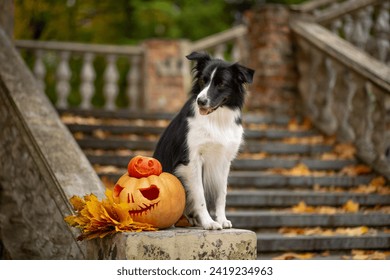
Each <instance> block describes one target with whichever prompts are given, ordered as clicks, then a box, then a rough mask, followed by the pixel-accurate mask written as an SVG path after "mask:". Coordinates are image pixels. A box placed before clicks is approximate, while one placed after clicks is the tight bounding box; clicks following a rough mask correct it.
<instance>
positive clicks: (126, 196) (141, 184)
mask: <svg viewBox="0 0 390 280" xmlns="http://www.w3.org/2000/svg"><path fill="white" fill-rule="evenodd" d="M113 197H114V201H115V202H116V203H128V204H130V205H131V210H130V211H129V214H130V216H131V217H132V218H133V220H134V221H136V222H143V223H148V224H151V225H153V226H155V227H157V228H168V227H170V226H172V225H173V224H175V223H176V222H177V221H178V220H179V219H180V217H181V216H182V214H183V211H184V206H185V192H184V188H183V185H182V184H181V182H180V181H179V179H177V178H176V177H175V176H173V175H172V174H169V173H166V172H164V173H161V174H160V175H159V176H157V175H150V176H148V177H143V178H134V177H130V176H129V175H128V174H125V175H123V176H122V177H121V178H119V180H118V182H117V184H116V185H115V187H114V190H113Z"/></svg>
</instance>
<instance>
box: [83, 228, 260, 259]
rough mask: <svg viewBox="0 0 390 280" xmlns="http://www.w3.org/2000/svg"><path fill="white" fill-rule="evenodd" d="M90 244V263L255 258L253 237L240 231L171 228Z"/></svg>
mask: <svg viewBox="0 0 390 280" xmlns="http://www.w3.org/2000/svg"><path fill="white" fill-rule="evenodd" d="M90 242H91V244H89V245H90V246H89V248H90V251H89V255H88V257H89V258H90V259H116V260H118V259H127V260H251V259H252V260H253V259H256V254H257V241H256V234H255V233H254V232H252V231H249V230H242V229H225V230H211V231H210V230H203V229H200V228H171V229H167V230H160V231H156V232H136V233H124V234H116V235H114V236H112V237H108V238H104V239H99V240H94V241H90Z"/></svg>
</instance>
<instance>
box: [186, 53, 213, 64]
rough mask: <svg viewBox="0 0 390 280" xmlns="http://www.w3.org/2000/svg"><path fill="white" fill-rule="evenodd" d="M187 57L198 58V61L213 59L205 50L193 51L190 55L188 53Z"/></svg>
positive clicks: (189, 58)
mask: <svg viewBox="0 0 390 280" xmlns="http://www.w3.org/2000/svg"><path fill="white" fill-rule="evenodd" d="M186 58H187V59H188V60H196V61H197V62H199V61H207V60H210V59H211V57H210V55H208V54H207V53H204V52H192V53H190V54H189V55H187V56H186Z"/></svg>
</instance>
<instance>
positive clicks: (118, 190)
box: [114, 184, 124, 197]
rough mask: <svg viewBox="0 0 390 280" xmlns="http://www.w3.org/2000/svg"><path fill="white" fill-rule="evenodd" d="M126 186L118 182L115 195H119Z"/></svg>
mask: <svg viewBox="0 0 390 280" xmlns="http://www.w3.org/2000/svg"><path fill="white" fill-rule="evenodd" d="M123 189H124V187H121V186H119V185H118V184H116V185H115V187H114V197H118V196H119V194H120V193H121V191H123Z"/></svg>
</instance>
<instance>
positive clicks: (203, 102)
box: [196, 97, 218, 115]
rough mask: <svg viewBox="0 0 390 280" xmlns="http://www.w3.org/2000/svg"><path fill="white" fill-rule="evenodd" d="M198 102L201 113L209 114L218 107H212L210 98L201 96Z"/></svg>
mask: <svg viewBox="0 0 390 280" xmlns="http://www.w3.org/2000/svg"><path fill="white" fill-rule="evenodd" d="M196 103H197V104H198V107H199V113H200V114H201V115H208V114H210V113H212V112H214V111H215V110H216V109H217V108H218V107H217V108H212V107H210V105H209V100H208V99H207V98H202V97H199V98H198V99H197V100H196Z"/></svg>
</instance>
